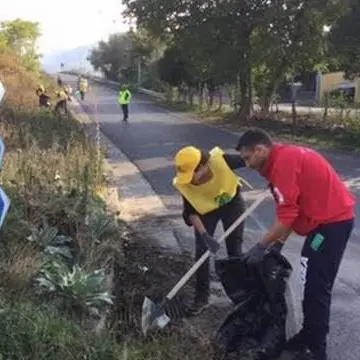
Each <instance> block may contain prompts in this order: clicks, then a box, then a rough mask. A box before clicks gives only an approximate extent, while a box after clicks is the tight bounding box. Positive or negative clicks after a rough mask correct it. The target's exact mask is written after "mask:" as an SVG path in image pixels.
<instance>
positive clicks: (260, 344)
mask: <svg viewBox="0 0 360 360" xmlns="http://www.w3.org/2000/svg"><path fill="white" fill-rule="evenodd" d="M215 270H216V273H217V275H218V276H219V278H220V281H221V283H222V285H223V287H224V290H225V292H226V294H227V296H228V297H229V298H230V299H231V300H232V302H233V303H234V304H235V308H234V309H233V310H232V311H231V313H230V314H229V315H228V316H227V317H226V318H225V320H224V321H223V323H222V325H221V326H220V328H219V329H218V331H217V333H216V335H215V338H214V348H215V350H216V353H217V354H221V356H222V358H224V355H227V357H228V358H234V359H235V358H236V359H242V360H268V359H274V358H276V357H277V356H279V355H280V353H281V350H282V347H283V345H284V343H285V341H286V316H287V305H286V299H285V291H286V286H287V279H288V278H289V276H290V274H291V272H292V267H291V265H290V263H289V262H288V261H287V259H286V258H285V257H284V256H282V255H281V254H279V253H278V252H275V251H271V252H269V253H268V254H267V255H266V256H265V257H264V259H263V261H262V262H261V263H259V264H254V265H250V264H247V263H246V260H245V259H244V258H243V257H240V258H232V259H219V260H216V261H215Z"/></svg>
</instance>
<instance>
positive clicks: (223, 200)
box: [215, 192, 232, 207]
mask: <svg viewBox="0 0 360 360" xmlns="http://www.w3.org/2000/svg"><path fill="white" fill-rule="evenodd" d="M231 200H232V197H231V196H230V195H229V194H228V193H226V192H223V193H222V194H220V195H219V196H217V197H216V198H215V202H216V203H217V204H218V206H219V207H221V206H224V205H226V204H228V203H229V202H230V201H231Z"/></svg>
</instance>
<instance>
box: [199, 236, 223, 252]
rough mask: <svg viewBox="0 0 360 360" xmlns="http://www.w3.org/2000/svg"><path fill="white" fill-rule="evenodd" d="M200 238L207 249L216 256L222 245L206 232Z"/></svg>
mask: <svg viewBox="0 0 360 360" xmlns="http://www.w3.org/2000/svg"><path fill="white" fill-rule="evenodd" d="M200 236H201V239H202V241H203V242H204V244H205V245H206V247H207V248H208V249H209V250H210V252H211V253H213V254H216V253H217V251H218V250H219V249H220V244H219V243H218V242H217V241H216V240H215V239H214V238H213V237H212V236H211V235H209V234H208V233H207V232H204V233H203V234H201V235H200Z"/></svg>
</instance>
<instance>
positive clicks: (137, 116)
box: [64, 76, 360, 360]
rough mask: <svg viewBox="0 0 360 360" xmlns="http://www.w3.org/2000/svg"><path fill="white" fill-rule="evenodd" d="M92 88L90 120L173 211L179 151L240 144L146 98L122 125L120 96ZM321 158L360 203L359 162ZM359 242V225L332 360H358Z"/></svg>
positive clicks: (267, 214) (347, 263) (257, 182)
mask: <svg viewBox="0 0 360 360" xmlns="http://www.w3.org/2000/svg"><path fill="white" fill-rule="evenodd" d="M64 80H65V81H68V82H69V83H72V82H74V80H75V78H74V77H71V76H64ZM91 85H92V90H93V91H95V93H96V96H94V95H92V96H90V94H89V98H88V99H87V100H85V101H84V102H83V106H84V108H85V110H86V111H87V112H88V114H89V115H90V116H91V117H93V118H95V117H96V118H97V119H99V121H100V124H101V130H102V132H103V133H104V134H105V135H106V136H107V137H108V138H109V139H110V140H111V141H112V142H113V143H114V144H115V145H116V146H118V147H119V148H120V149H121V151H122V152H123V153H125V154H126V155H127V156H128V158H129V159H130V160H131V161H133V162H134V163H135V164H136V165H137V167H138V168H139V169H140V170H141V172H142V173H143V175H144V176H145V178H146V179H147V180H148V181H149V183H150V184H151V186H152V187H153V189H154V190H155V192H156V193H157V194H158V195H159V196H160V197H161V199H162V200H163V202H164V203H165V205H166V207H168V208H169V209H172V210H179V211H180V209H181V203H180V198H179V196H178V195H177V194H176V192H175V190H174V188H173V186H172V178H173V176H174V168H173V157H174V154H175V153H176V151H177V150H178V149H179V148H181V147H183V146H186V145H195V146H198V147H200V148H203V149H211V148H212V147H213V146H216V145H218V146H220V147H222V148H223V149H225V150H229V151H230V150H231V151H232V149H233V148H234V146H235V144H236V141H237V139H238V136H239V135H238V134H236V133H231V132H229V131H225V130H224V131H223V130H220V129H218V128H214V127H210V126H207V125H205V124H201V123H199V122H197V121H195V120H188V119H185V118H184V116H183V115H182V114H180V113H169V112H168V111H167V110H164V109H160V108H159V107H157V106H155V105H153V104H152V103H151V102H150V101H149V100H146V99H144V98H139V99H134V101H133V103H132V105H131V107H130V118H129V123H123V122H122V121H121V120H122V115H121V111H120V109H119V107H118V104H117V96H116V92H115V91H114V90H112V89H109V88H106V87H105V86H102V85H96V84H91ZM94 99H95V101H94ZM94 103H96V105H94ZM323 154H324V155H325V156H326V157H327V158H328V159H329V160H330V162H331V163H332V164H333V165H334V167H335V168H336V169H337V170H338V172H339V173H340V174H341V175H342V176H343V178H344V180H345V181H347V183H348V184H349V186H350V188H351V190H352V191H353V192H354V194H356V196H357V198H359V196H360V158H359V156H357V155H349V154H345V153H336V152H331V151H324V152H323ZM239 174H241V175H242V176H244V177H245V178H246V179H247V180H248V181H249V182H251V184H252V185H253V186H254V187H255V188H261V187H264V186H265V182H264V180H263V179H262V178H261V177H260V176H258V175H257V174H256V173H255V172H252V171H250V170H247V169H246V170H241V171H239ZM358 208H359V204H358V205H357V210H358ZM256 216H257V218H258V219H260V222H261V225H262V226H264V227H268V226H269V225H270V224H271V223H272V220H273V216H274V208H273V203H272V202H271V201H267V202H266V203H264V204H262V205H261V206H260V209H259V210H258V211H257V212H256ZM359 238H360V220H359V219H357V220H356V225H355V229H354V231H353V235H352V237H351V240H350V243H349V245H348V247H347V251H346V254H345V257H344V260H343V262H342V265H341V269H340V272H339V275H338V278H337V281H336V284H335V289H334V292H333V305H332V317H331V332H330V335H329V360H359V359H360V342H359V341H358V338H359V335H360V297H359V294H360V265H359V263H360V242H359V240H360V239H359ZM290 246H291V247H292V248H291V250H290V251H291V252H295V251H297V252H299V251H300V247H301V242H300V241H299V240H296V241H295V240H292V244H291V245H290ZM293 266H297V264H293Z"/></svg>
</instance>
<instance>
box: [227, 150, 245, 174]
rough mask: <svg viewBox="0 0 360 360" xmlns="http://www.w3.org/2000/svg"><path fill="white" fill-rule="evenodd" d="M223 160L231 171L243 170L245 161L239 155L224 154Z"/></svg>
mask: <svg viewBox="0 0 360 360" xmlns="http://www.w3.org/2000/svg"><path fill="white" fill-rule="evenodd" d="M223 158H224V160H225V161H226V163H227V165H228V167H229V168H230V169H231V170H235V169H239V168H243V167H245V166H246V164H245V161H244V160H243V158H242V157H241V156H240V155H237V154H224V155H223Z"/></svg>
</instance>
